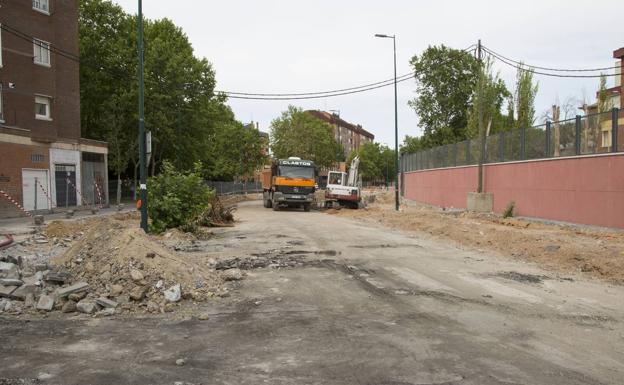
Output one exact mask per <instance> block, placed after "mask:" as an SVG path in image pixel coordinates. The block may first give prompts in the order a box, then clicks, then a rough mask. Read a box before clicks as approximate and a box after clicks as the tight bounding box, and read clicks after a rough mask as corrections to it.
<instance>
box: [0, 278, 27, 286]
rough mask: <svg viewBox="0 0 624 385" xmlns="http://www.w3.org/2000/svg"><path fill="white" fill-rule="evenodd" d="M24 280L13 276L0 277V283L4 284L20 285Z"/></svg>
mask: <svg viewBox="0 0 624 385" xmlns="http://www.w3.org/2000/svg"><path fill="white" fill-rule="evenodd" d="M23 284H24V281H22V280H21V279H15V278H0V285H4V286H22V285H23Z"/></svg>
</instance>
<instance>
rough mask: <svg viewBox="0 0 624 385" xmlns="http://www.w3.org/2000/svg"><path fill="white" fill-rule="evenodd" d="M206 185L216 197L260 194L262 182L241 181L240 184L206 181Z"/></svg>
mask: <svg viewBox="0 0 624 385" xmlns="http://www.w3.org/2000/svg"><path fill="white" fill-rule="evenodd" d="M206 184H207V185H208V186H209V187H210V188H212V189H214V190H215V191H216V193H217V195H231V194H252V193H261V192H262V182H260V181H248V182H247V181H242V182H221V181H206Z"/></svg>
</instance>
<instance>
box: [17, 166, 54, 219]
mask: <svg viewBox="0 0 624 385" xmlns="http://www.w3.org/2000/svg"><path fill="white" fill-rule="evenodd" d="M48 186H49V185H48V170H26V169H22V195H23V199H24V202H23V203H24V204H23V206H24V209H25V210H26V211H32V210H47V209H49V208H50V206H49V200H48V197H47V196H46V194H45V192H44V189H45V191H46V192H47V191H48V190H49V187H48ZM42 187H43V188H42Z"/></svg>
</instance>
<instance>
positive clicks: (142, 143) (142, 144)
mask: <svg viewBox="0 0 624 385" xmlns="http://www.w3.org/2000/svg"><path fill="white" fill-rule="evenodd" d="M137 17H138V20H137V26H138V27H137V29H138V31H137V32H138V46H139V49H138V55H139V74H138V76H139V187H140V189H141V197H140V202H141V206H140V209H141V228H142V229H143V231H145V232H147V180H146V176H147V175H146V174H147V170H146V167H147V164H146V163H147V162H146V161H145V155H146V138H145V109H144V92H145V83H144V80H143V2H142V0H139V13H138V16H137Z"/></svg>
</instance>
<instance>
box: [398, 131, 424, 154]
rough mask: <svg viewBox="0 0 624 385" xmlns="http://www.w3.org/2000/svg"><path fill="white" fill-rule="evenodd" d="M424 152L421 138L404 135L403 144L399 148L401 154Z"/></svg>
mask: <svg viewBox="0 0 624 385" xmlns="http://www.w3.org/2000/svg"><path fill="white" fill-rule="evenodd" d="M421 150H425V145H424V143H423V139H422V137H418V136H409V135H405V138H404V139H403V143H402V144H401V147H400V148H399V152H400V153H401V154H413V153H415V152H418V151H421Z"/></svg>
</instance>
